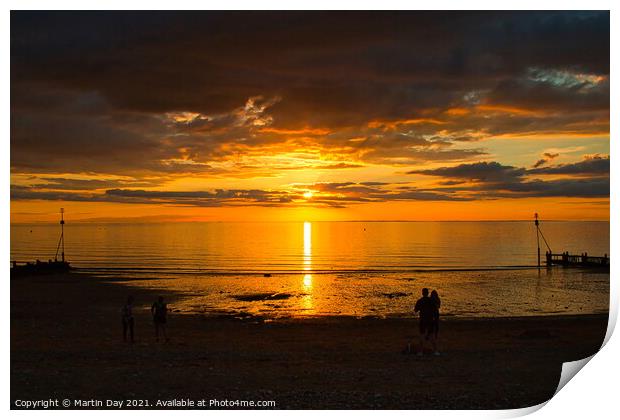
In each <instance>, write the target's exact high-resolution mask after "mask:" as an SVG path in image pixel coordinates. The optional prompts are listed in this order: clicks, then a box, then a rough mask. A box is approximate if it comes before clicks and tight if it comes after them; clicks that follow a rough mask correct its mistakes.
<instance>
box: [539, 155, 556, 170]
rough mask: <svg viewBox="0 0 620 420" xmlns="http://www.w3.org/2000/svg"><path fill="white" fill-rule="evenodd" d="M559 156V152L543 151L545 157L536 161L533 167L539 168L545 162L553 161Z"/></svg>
mask: <svg viewBox="0 0 620 420" xmlns="http://www.w3.org/2000/svg"><path fill="white" fill-rule="evenodd" d="M558 156H560V154H559V153H543V157H542V158H541V159H539V160H537V161H536V163H534V165H533V167H534V168H539V167H541V166H542V165H544V164H545V163H548V162H551V161H552V160H553V159H555V158H556V157H558Z"/></svg>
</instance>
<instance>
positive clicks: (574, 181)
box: [409, 156, 609, 198]
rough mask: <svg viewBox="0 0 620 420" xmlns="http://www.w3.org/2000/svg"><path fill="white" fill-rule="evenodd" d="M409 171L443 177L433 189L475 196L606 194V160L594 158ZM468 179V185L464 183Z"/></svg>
mask: <svg viewBox="0 0 620 420" xmlns="http://www.w3.org/2000/svg"><path fill="white" fill-rule="evenodd" d="M409 173H410V174H422V175H432V176H437V177H442V178H447V180H446V181H442V182H441V185H445V186H447V187H439V188H437V189H436V190H437V191H442V192H452V193H457V192H461V193H472V194H476V195H477V196H478V197H479V198H484V197H486V198H506V197H509V198H524V197H608V196H609V159H608V158H603V157H598V156H597V157H594V158H590V159H585V160H583V161H581V162H576V163H571V164H565V165H558V166H555V167H549V168H537V169H530V170H527V169H525V168H516V167H514V166H505V165H502V164H500V163H498V162H478V163H473V164H462V165H457V166H453V167H442V168H437V169H430V170H422V171H410V172H409ZM538 174H545V175H547V174H551V175H573V176H576V175H578V176H580V177H579V178H575V177H570V178H562V179H552V180H541V179H532V178H531V177H532V176H533V175H538ZM466 181H468V182H470V183H472V185H464V184H465V182H466Z"/></svg>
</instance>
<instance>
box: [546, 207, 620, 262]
mask: <svg viewBox="0 0 620 420" xmlns="http://www.w3.org/2000/svg"><path fill="white" fill-rule="evenodd" d="M534 225H536V242H537V244H538V267H540V238H541V237H542V239H543V241H544V242H545V245H546V246H547V251H545V260H546V263H547V267H551V266H553V265H561V266H562V267H589V268H603V269H606V270H609V257H608V256H607V254H605V255H604V256H602V257H593V256H590V255H588V253H587V252H584V253H583V254H581V255H571V254H569V253H568V252H563V253H561V254H554V253H553V252H552V251H551V247H550V246H549V243H548V242H547V239H546V238H545V235H543V233H542V231H541V230H540V221H539V220H538V213H535V214H534Z"/></svg>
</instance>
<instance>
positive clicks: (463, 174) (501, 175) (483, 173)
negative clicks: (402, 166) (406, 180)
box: [407, 162, 526, 182]
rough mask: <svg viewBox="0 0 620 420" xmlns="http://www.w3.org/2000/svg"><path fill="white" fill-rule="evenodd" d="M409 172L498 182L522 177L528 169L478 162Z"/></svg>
mask: <svg viewBox="0 0 620 420" xmlns="http://www.w3.org/2000/svg"><path fill="white" fill-rule="evenodd" d="M407 173H408V174H422V175H434V176H441V177H445V178H452V179H457V180H467V181H478V182H497V181H504V180H512V179H520V178H522V177H523V176H524V175H525V174H526V170H525V169H524V168H515V167H514V166H505V165H502V164H500V163H498V162H478V163H464V164H461V165H458V166H452V167H443V168H437V169H426V170H414V171H409V172H407Z"/></svg>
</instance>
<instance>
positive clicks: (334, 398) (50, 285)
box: [11, 273, 607, 409]
mask: <svg viewBox="0 0 620 420" xmlns="http://www.w3.org/2000/svg"><path fill="white" fill-rule="evenodd" d="M129 284H130V283H129ZM128 294H132V295H134V296H135V298H136V307H135V310H134V311H135V317H136V343H135V344H133V345H130V344H125V343H123V341H122V330H121V323H120V308H121V306H122V304H123V303H124V300H125V298H126V296H127V295H128ZM158 294H159V293H158V291H157V290H153V289H148V290H147V289H139V288H135V287H131V285H129V286H128V285H127V283H126V282H122V283H121V282H118V281H115V279H109V278H108V279H101V278H95V277H90V276H86V275H82V274H75V273H72V274H66V275H53V276H38V277H23V278H14V279H11V404H12V406H14V407H15V401H16V400H18V399H22V400H25V399H27V400H38V399H42V400H43V399H45V400H47V399H50V398H58V399H61V400H62V399H67V398H68V399H71V400H72V401H73V400H77V399H81V400H92V399H96V400H103V401H105V400H107V399H113V400H127V399H140V400H148V401H149V404H150V405H151V408H162V407H161V406H159V407H158V406H155V404H156V402H157V401H158V400H161V401H168V402H170V401H171V400H174V401H178V400H181V399H191V400H202V399H205V400H211V399H222V400H224V399H225V400H237V399H239V400H254V401H259V400H260V401H275V408H277V409H496V408H502V409H508V408H519V407H526V406H531V405H534V404H538V403H541V402H543V401H545V400H547V399H549V398H550V397H551V396H552V395H553V393H554V391H555V389H556V387H557V384H558V380H559V377H560V370H561V364H562V362H564V361H570V360H576V359H581V358H583V357H586V356H589V355H591V354H593V353H594V352H596V351H597V350H598V348H599V347H600V345H601V343H602V340H603V337H604V335H605V330H606V327H607V315H578V316H540V317H523V318H489V319H459V318H452V319H445V320H443V321H442V324H441V331H440V344H439V346H440V350H441V352H442V355H441V356H438V357H437V356H432V355H430V354H426V355H424V356H422V357H419V356H416V355H411V354H403V350H404V348H405V346H406V344H407V343H408V342H410V341H413V342H414V343H415V342H416V341H417V333H416V332H417V320H416V319H414V318H388V319H378V318H362V319H357V318H352V317H317V318H291V319H286V320H276V321H269V320H264V319H260V318H255V317H246V318H245V319H238V318H236V317H234V316H231V315H226V316H207V315H198V314H186V313H181V312H175V300H176V299H178V298H180V297H181V296H175V295H170V291H166V298H167V300H168V302H169V306H170V309H171V313H170V318H169V322H168V328H169V335H170V337H171V341H170V342H169V343H156V342H155V339H154V331H153V326H152V322H151V318H150V314H149V307H150V305H151V303H152V302H153V301H154V300H155V298H156V296H157V295H158ZM101 408H106V407H105V406H104V407H101ZM175 408H178V407H175ZM207 408H209V407H207ZM210 408H216V407H210Z"/></svg>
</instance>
